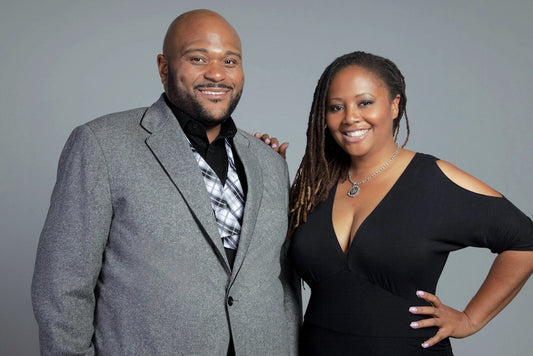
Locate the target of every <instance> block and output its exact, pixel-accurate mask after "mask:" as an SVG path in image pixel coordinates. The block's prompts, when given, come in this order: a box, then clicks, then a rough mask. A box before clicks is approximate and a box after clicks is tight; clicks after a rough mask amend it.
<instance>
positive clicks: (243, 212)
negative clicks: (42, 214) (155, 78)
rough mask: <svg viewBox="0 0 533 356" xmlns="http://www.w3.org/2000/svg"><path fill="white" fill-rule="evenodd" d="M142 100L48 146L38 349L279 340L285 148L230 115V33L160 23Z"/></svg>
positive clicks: (294, 311)
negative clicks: (54, 162)
mask: <svg viewBox="0 0 533 356" xmlns="http://www.w3.org/2000/svg"><path fill="white" fill-rule="evenodd" d="M157 65H158V69H159V74H160V77H161V82H162V83H163V86H164V89H165V92H164V94H162V95H161V97H160V98H159V100H158V101H157V102H155V103H154V104H153V105H152V106H151V107H149V108H141V109H135V110H130V111H125V112H120V113H114V114H110V115H107V116H104V117H101V118H98V119H96V120H93V121H91V122H89V123H87V124H85V125H82V126H80V127H77V128H76V129H75V130H74V131H73V133H72V134H71V136H70V138H69V139H68V141H67V143H66V145H65V148H64V150H63V152H62V154H61V158H60V160H59V168H58V176H57V182H56V185H55V187H54V191H53V193H52V198H51V204H50V210H49V212H48V216H47V219H46V222H45V226H44V228H43V231H42V233H41V237H40V241H39V247H38V252H37V259H36V265H35V272H34V278H33V284H32V300H33V306H34V312H35V315H36V319H37V322H38V324H39V335H40V343H41V353H42V354H43V355H93V354H99V355H233V354H236V355H290V354H295V353H296V351H295V350H296V343H297V340H296V339H297V332H298V327H299V324H300V315H301V307H300V296H299V282H298V279H297V278H295V277H294V274H293V273H292V271H291V269H290V267H289V266H288V265H287V263H286V246H285V244H284V242H285V234H286V229H287V213H288V211H287V210H288V208H287V207H288V186H289V177H288V172H287V166H286V163H285V161H284V160H283V159H282V158H281V156H280V155H278V154H277V153H276V152H275V151H274V150H272V149H271V148H269V147H268V146H267V145H265V144H264V143H262V142H261V141H260V140H258V139H256V138H254V137H252V136H250V135H248V134H247V133H246V132H243V131H241V130H239V129H237V128H236V126H235V123H234V122H233V120H232V118H231V113H232V112H233V110H234V108H235V107H236V105H237V103H238V102H239V98H240V96H241V92H242V88H243V83H244V75H243V69H242V53H241V43H240V39H239V36H238V35H237V33H236V31H235V30H234V29H233V27H232V26H231V25H230V24H229V23H228V22H227V21H226V20H225V19H224V18H222V17H221V16H220V15H218V14H216V13H214V12H211V11H207V10H196V11H192V12H188V13H185V14H182V15H181V16H179V17H178V18H176V20H174V22H172V24H171V25H170V27H169V29H168V32H167V34H166V36H165V40H164V45H163V54H160V55H158V56H157Z"/></svg>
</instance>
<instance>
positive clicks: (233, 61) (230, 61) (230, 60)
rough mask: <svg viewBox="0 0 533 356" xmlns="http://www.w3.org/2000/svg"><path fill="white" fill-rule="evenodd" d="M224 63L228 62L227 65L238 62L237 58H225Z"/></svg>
mask: <svg viewBox="0 0 533 356" xmlns="http://www.w3.org/2000/svg"><path fill="white" fill-rule="evenodd" d="M224 63H225V64H227V65H236V64H237V60H236V59H226V60H224Z"/></svg>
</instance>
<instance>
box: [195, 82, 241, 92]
mask: <svg viewBox="0 0 533 356" xmlns="http://www.w3.org/2000/svg"><path fill="white" fill-rule="evenodd" d="M201 88H224V89H229V90H233V87H232V86H229V85H226V84H221V83H207V84H198V85H195V86H194V89H201Z"/></svg>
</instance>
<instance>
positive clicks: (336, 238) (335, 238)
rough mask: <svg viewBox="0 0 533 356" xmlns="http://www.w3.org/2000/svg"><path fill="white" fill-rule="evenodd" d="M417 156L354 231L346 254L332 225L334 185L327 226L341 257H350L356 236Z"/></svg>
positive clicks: (387, 197)
mask: <svg viewBox="0 0 533 356" xmlns="http://www.w3.org/2000/svg"><path fill="white" fill-rule="evenodd" d="M418 156H419V154H418V153H417V152H415V154H414V155H413V157H411V160H410V161H409V163H408V164H407V166H405V169H404V170H403V172H402V173H401V174H400V175H399V177H398V179H396V181H395V182H394V184H393V185H392V187H391V188H390V189H389V190H388V191H387V193H386V194H385V195H384V196H383V198H382V199H381V200H380V201H379V202H378V204H377V205H376V206H375V207H374V209H372V211H370V213H369V214H368V215H367V216H366V217H365V218H364V219H363V221H362V222H361V224H360V225H359V227H358V228H357V230H355V233H354V234H353V236H352V237H353V238H352V241H351V242H350V244H349V245H348V247H347V248H346V252H345V251H343V249H342V246H341V244H340V242H339V238H338V236H337V233H336V232H335V226H334V225H333V206H334V204H335V195H336V193H337V188H338V186H339V182H337V183H335V186H334V187H333V188H332V189H331V190H332V191H331V192H330V194H331V197H328V199H331V207H330V209H329V210H328V211H329V224H330V227H331V230H332V234H331V236H333V239H334V240H335V241H334V243H335V244H336V246H337V249H338V251H339V252H340V253H341V255H342V256H343V257H344V258H347V257H348V256H349V255H350V251H351V250H352V246H353V245H354V244H355V243H356V241H358V240H359V238H357V235H358V234H359V232H360V231H361V230H362V229H363V228H364V226H365V225H366V222H367V221H368V219H369V218H370V217H371V216H372V215H374V213H375V212H376V210H378V209H379V208H380V207H381V206H382V205H383V202H384V201H386V200H388V199H389V197H390V195H392V194H393V193H394V191H395V190H397V186H398V183H399V182H400V180H402V179H403V177H404V176H405V174H406V172H407V171H408V170H409V169H410V167H411V166H412V164H413V162H414V161H415V159H417V158H418Z"/></svg>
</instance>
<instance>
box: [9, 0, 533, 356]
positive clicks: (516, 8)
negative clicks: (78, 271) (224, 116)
mask: <svg viewBox="0 0 533 356" xmlns="http://www.w3.org/2000/svg"><path fill="white" fill-rule="evenodd" d="M6 3H7V1H3V2H2V4H1V5H0V53H1V64H0V90H1V92H0V108H1V110H2V115H1V121H0V125H1V126H0V135H1V139H0V149H1V156H0V168H1V171H0V194H1V195H0V197H1V201H0V209H1V210H0V226H1V249H0V270H1V274H2V275H1V277H0V278H1V281H0V285H1V289H2V292H1V293H0V308H1V325H0V354H2V355H36V354H37V353H38V341H37V326H36V323H35V321H34V318H33V315H32V310H31V303H30V281H31V276H32V270H33V263H34V258H35V250H36V247H37V241H38V236H39V233H40V230H41V228H42V224H43V222H44V218H45V214H46V212H47V209H48V204H49V197H50V193H51V190H52V187H53V184H54V181H55V173H56V172H55V171H56V167H57V160H58V157H59V153H60V150H61V148H62V146H63V144H64V142H65V140H66V138H67V136H68V134H69V133H70V131H71V130H72V129H73V128H74V127H75V126H77V125H79V124H81V123H83V122H86V121H88V120H91V119H93V118H95V117H97V116H100V115H103V114H106V113H109V112H114V111H120V110H125V109H129V108H133V107H139V106H147V105H150V104H151V103H152V102H154V101H155V100H156V99H157V97H158V96H159V94H160V93H161V92H162V86H161V84H160V82H159V78H158V74H157V69H156V54H157V53H159V52H160V48H161V43H162V39H163V36H164V33H165V31H166V28H167V26H168V25H169V23H170V21H171V20H172V19H173V18H174V17H175V16H176V15H177V14H178V13H181V12H183V11H186V10H190V9H194V8H210V9H213V10H215V11H218V12H220V13H221V14H222V15H223V16H225V17H226V18H227V19H228V20H229V21H230V22H231V23H232V24H233V25H234V26H235V28H236V29H237V30H238V32H239V33H240V35H241V39H242V42H243V50H244V60H245V73H246V85H245V93H244V95H243V98H242V101H241V103H240V105H239V107H238V109H237V111H236V113H235V115H234V117H235V119H236V121H237V122H238V124H239V126H241V127H242V128H245V129H249V130H252V131H261V132H265V131H266V132H269V133H271V134H274V135H276V136H278V137H281V138H283V139H284V140H288V141H290V143H291V146H290V148H289V150H290V152H289V157H288V163H289V167H290V170H291V174H292V175H294V172H295V171H296V168H297V166H298V164H299V161H300V158H301V156H302V153H303V150H304V145H305V128H306V123H307V115H308V112H309V107H310V103H311V98H312V93H313V90H314V87H315V84H316V81H317V79H318V76H319V75H320V73H321V72H322V70H323V69H324V67H325V66H326V65H327V64H328V63H329V62H331V61H332V60H333V58H335V57H337V56H338V55H341V54H344V53H346V52H349V51H353V50H356V49H361V50H366V51H369V52H373V53H376V54H379V55H383V56H386V57H389V58H391V59H392V60H393V61H395V62H396V64H397V65H398V66H399V67H400V69H401V70H402V71H403V73H404V75H405V76H406V78H407V89H408V90H407V96H408V98H409V101H408V104H409V105H408V113H409V117H410V118H411V125H412V136H411V139H410V142H409V145H408V148H410V149H412V150H415V151H423V152H427V153H432V154H435V155H437V156H439V157H441V158H443V159H446V160H449V161H451V162H453V163H454V164H456V165H457V166H459V167H460V168H463V169H464V170H466V171H468V172H469V173H471V174H473V175H475V176H477V177H479V178H481V179H482V180H484V181H485V182H487V183H488V184H489V185H491V186H492V187H494V188H495V189H497V190H499V191H500V192H502V193H503V194H504V195H506V196H507V197H508V198H509V199H510V200H511V201H513V202H514V203H515V204H516V205H517V206H518V207H520V208H521V209H522V210H523V211H524V212H526V213H527V214H528V215H529V216H531V213H532V212H533V190H532V189H531V187H530V184H531V182H533V169H532V167H531V151H532V150H531V148H532V143H531V134H532V133H533V123H532V120H531V112H532V110H533V101H532V100H531V98H530V96H531V94H532V93H533V84H532V83H533V71H532V70H531V68H530V65H531V63H532V57H533V56H532V55H533V49H532V45H531V43H532V42H531V34H532V33H533V21H531V19H530V17H531V14H533V2H531V1H530V0H523V1H520V0H514V1H506V2H502V1H498V0H491V1H482V0H477V1H460V0H453V1H436V0H435V1H430V0H427V1H423V0H420V1H414V0H407V1H405V0H404V1H395V0H391V1H349V2H348V1H306V2H303V1H302V2H300V3H299V2H296V1H287V0H284V1H281V0H271V1H265V2H263V3H260V2H258V3H257V4H255V3H253V2H252V1H244V0H243V1H224V2H221V1H198V0H195V1H190V0H180V1H150V2H148V1H139V0H136V1H114V2H113V1H101V0H99V1H95V0H93V1H74V0H72V1H59V0H48V1H37V0H26V1H18V2H14V1H13V2H10V3H9V4H6ZM221 3H225V4H224V5H221ZM384 248H386V246H384ZM493 258H494V256H493V255H491V254H490V253H489V252H487V251H484V250H476V249H467V250H463V251H461V252H457V253H455V254H452V256H451V257H450V259H449V261H448V264H447V266H446V269H445V271H444V274H443V276H442V279H441V281H440V284H439V288H438V292H439V293H438V294H439V296H440V297H441V298H442V299H443V300H444V302H446V303H447V304H449V305H452V306H454V307H456V308H459V309H461V308H463V307H464V306H465V304H466V303H467V301H468V300H469V299H470V297H471V296H472V295H473V293H474V292H475V290H476V289H477V287H478V286H479V284H480V283H481V282H482V280H483V278H484V276H485V275H486V273H487V270H488V267H489V266H490V264H491V261H492V259H493ZM305 293H306V294H305V295H306V296H307V293H308V290H306V291H305ZM532 300H533V283H531V282H530V283H529V284H528V285H526V286H525V288H524V289H523V291H522V292H521V294H520V295H519V296H518V297H517V298H516V299H515V300H514V301H513V302H512V304H511V305H510V306H509V307H508V308H507V309H506V310H504V312H503V313H502V314H501V315H499V316H498V317H497V318H496V319H495V320H493V321H492V323H491V324H489V325H488V326H487V327H486V328H485V329H483V330H482V331H480V332H479V333H478V334H476V335H473V336H471V337H469V338H467V339H463V340H455V341H453V345H454V348H455V351H456V354H457V355H506V356H511V355H527V354H531V348H532V347H533V340H532V338H531V328H530V325H531V319H532V317H533V312H532V311H531V309H530V303H531V301H532Z"/></svg>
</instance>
